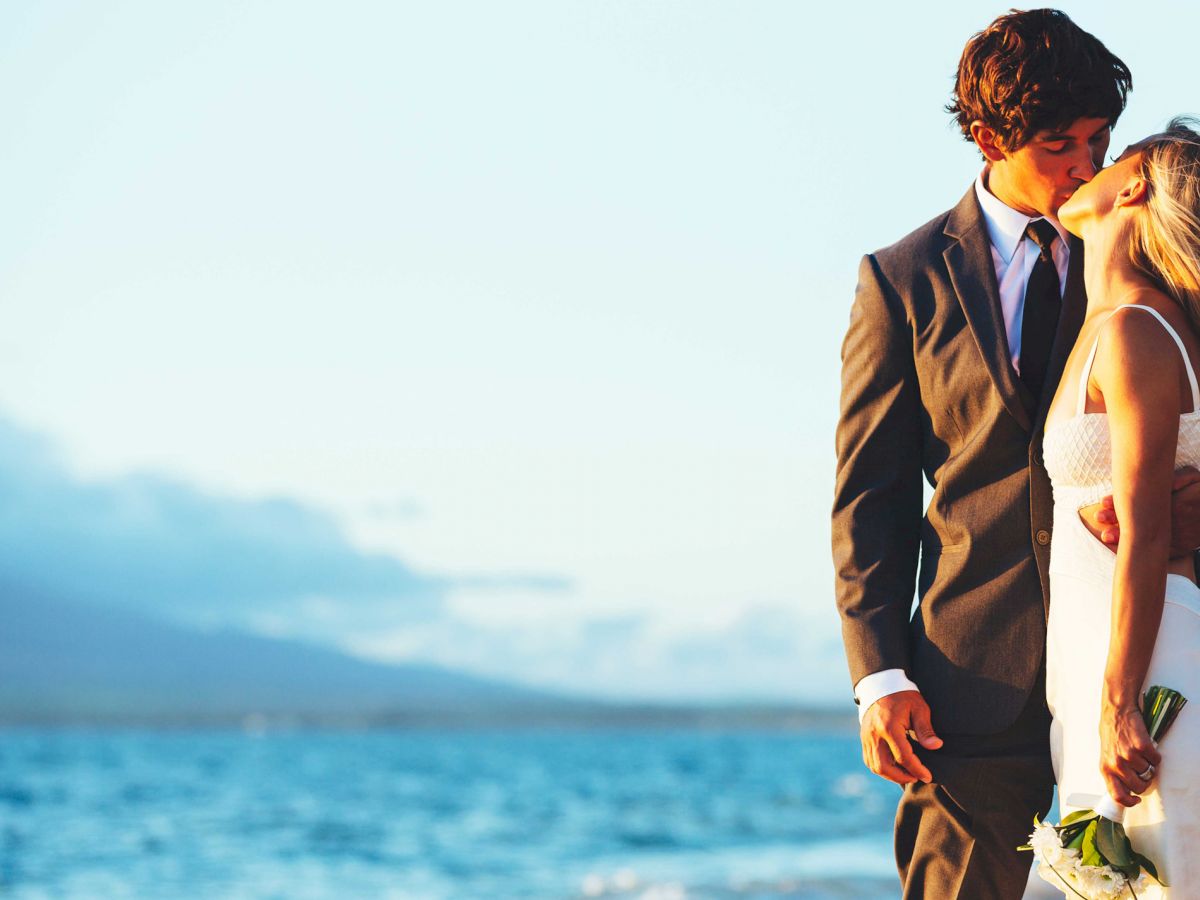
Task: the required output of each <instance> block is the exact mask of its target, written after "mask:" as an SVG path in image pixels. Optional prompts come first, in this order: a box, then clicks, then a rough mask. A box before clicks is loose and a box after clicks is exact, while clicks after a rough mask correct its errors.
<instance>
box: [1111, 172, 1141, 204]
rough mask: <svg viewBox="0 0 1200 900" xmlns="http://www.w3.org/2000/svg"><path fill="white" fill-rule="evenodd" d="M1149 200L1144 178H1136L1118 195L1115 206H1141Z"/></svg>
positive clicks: (1114, 202)
mask: <svg viewBox="0 0 1200 900" xmlns="http://www.w3.org/2000/svg"><path fill="white" fill-rule="evenodd" d="M1148 198H1149V193H1148V192H1147V188H1146V181H1145V179H1144V178H1134V179H1132V180H1131V181H1130V182H1129V183H1128V184H1126V185H1125V187H1123V188H1121V192H1120V193H1119V194H1117V198H1116V200H1114V201H1113V206H1140V205H1141V204H1143V203H1145V202H1146V200H1147V199H1148Z"/></svg>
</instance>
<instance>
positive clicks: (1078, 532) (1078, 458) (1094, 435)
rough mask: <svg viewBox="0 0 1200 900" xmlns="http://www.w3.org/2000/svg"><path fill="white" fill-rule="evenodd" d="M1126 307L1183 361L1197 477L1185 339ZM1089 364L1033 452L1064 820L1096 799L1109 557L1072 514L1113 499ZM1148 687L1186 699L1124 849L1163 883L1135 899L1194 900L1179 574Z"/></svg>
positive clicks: (1185, 603) (1184, 454)
mask: <svg viewBox="0 0 1200 900" xmlns="http://www.w3.org/2000/svg"><path fill="white" fill-rule="evenodd" d="M1124 308H1132V309H1141V310H1145V311H1146V312H1148V313H1150V314H1152V315H1153V316H1154V317H1155V318H1156V319H1158V321H1159V322H1161V323H1162V325H1163V327H1164V328H1166V329H1167V331H1168V332H1170V334H1171V336H1172V337H1173V338H1174V339H1175V343H1176V344H1177V345H1178V346H1179V350H1180V352H1181V353H1183V360H1184V364H1185V365H1186V367H1187V374H1188V379H1189V381H1190V382H1191V387H1192V411H1191V412H1188V413H1184V414H1182V415H1181V416H1180V417H1179V443H1178V445H1177V449H1176V455H1175V466H1176V469H1179V468H1183V467H1185V466H1192V467H1194V468H1197V469H1200V390H1198V389H1197V385H1196V375H1195V372H1194V371H1193V369H1192V365H1191V363H1190V361H1189V360H1188V357H1187V352H1186V350H1185V349H1184V346H1183V342H1182V341H1181V340H1180V339H1179V335H1178V334H1176V333H1175V330H1174V329H1173V328H1171V326H1170V325H1169V324H1168V323H1167V321H1166V320H1165V319H1164V318H1163V317H1162V316H1161V315H1159V313H1158V312H1157V311H1156V310H1154V309H1151V308H1150V307H1148V306H1136V305H1134V304H1126V305H1125V306H1124V307H1118V309H1124ZM1115 311H1116V310H1114V312H1115ZM1125 315H1130V313H1125ZM1098 340H1099V338H1097V341H1098ZM1095 356H1096V345H1095V344H1093V346H1092V350H1091V353H1090V354H1089V356H1088V359H1087V363H1086V364H1085V366H1084V371H1083V377H1082V378H1081V379H1080V384H1079V394H1078V398H1079V399H1078V405H1077V406H1076V410H1075V415H1074V416H1073V417H1072V418H1070V419H1066V420H1063V421H1061V422H1058V423H1055V424H1054V425H1052V426H1051V428H1049V429H1047V430H1046V434H1045V437H1044V440H1043V444H1042V450H1043V456H1044V459H1045V461H1046V470H1047V471H1048V472H1049V473H1050V479H1051V481H1052V483H1053V485H1054V537H1053V540H1052V543H1051V547H1050V619H1049V623H1048V634H1047V642H1046V696H1047V701H1048V703H1049V706H1050V712H1051V713H1052V714H1053V716H1054V720H1053V724H1052V725H1051V730H1050V747H1051V754H1052V757H1053V761H1054V773H1055V777H1056V779H1057V781H1058V790H1059V807H1060V811H1061V813H1062V814H1063V815H1066V814H1067V813H1069V812H1071V811H1073V810H1075V809H1081V808H1090V807H1093V806H1094V805H1095V804H1096V802H1097V801H1098V800H1099V799H1100V798H1101V797H1102V796H1104V795H1105V793H1106V788H1105V784H1104V781H1103V779H1102V778H1101V776H1100V736H1099V722H1100V694H1101V686H1102V684H1103V678H1104V668H1105V660H1106V657H1107V654H1108V640H1109V631H1110V618H1109V617H1110V612H1111V607H1112V583H1113V572H1114V563H1115V560H1116V555H1115V554H1114V552H1113V551H1112V550H1110V549H1109V548H1108V547H1107V546H1105V545H1104V544H1102V543H1101V542H1100V541H1099V540H1097V539H1096V538H1095V537H1094V536H1093V535H1092V534H1091V532H1090V531H1088V529H1087V528H1086V526H1085V525H1084V524H1083V522H1082V521H1081V520H1080V518H1079V515H1078V511H1079V509H1081V508H1082V507H1084V506H1088V505H1091V504H1093V503H1096V502H1098V501H1099V500H1100V499H1101V498H1103V497H1105V496H1106V495H1108V494H1111V493H1112V469H1111V453H1110V450H1111V447H1110V436H1109V430H1108V419H1107V416H1106V415H1105V414H1104V413H1087V412H1084V410H1085V408H1086V402H1087V382H1088V376H1089V374H1090V372H1091V369H1092V362H1093V360H1094V359H1095ZM1152 684H1160V685H1163V686H1164V687H1169V688H1174V689H1176V690H1178V691H1179V692H1180V693H1182V694H1183V695H1184V696H1185V697H1187V698H1189V700H1190V701H1191V702H1190V703H1189V704H1188V706H1186V707H1184V709H1183V711H1182V712H1181V713H1180V714H1179V717H1178V718H1177V719H1176V720H1175V724H1174V725H1173V726H1172V728H1171V730H1170V731H1169V732H1168V734H1167V735H1166V737H1165V738H1164V739H1163V741H1162V744H1161V746H1160V751H1161V753H1162V757H1163V759H1162V765H1160V766H1159V768H1158V772H1157V774H1156V775H1155V777H1154V780H1153V782H1152V783H1151V786H1150V788H1149V790H1148V791H1147V792H1146V793H1144V794H1142V795H1141V797H1142V802H1141V803H1140V804H1138V805H1137V806H1134V807H1132V808H1130V809H1128V810H1126V813H1125V829H1126V832H1127V833H1128V835H1129V838H1130V841H1131V842H1132V843H1133V846H1134V848H1135V849H1136V850H1137V851H1138V852H1140V853H1142V854H1144V855H1145V856H1147V857H1148V858H1149V859H1151V860H1152V861H1154V862H1155V863H1156V864H1157V865H1158V869H1159V874H1160V875H1162V877H1163V879H1164V880H1165V881H1166V882H1167V883H1168V884H1169V885H1170V888H1168V889H1163V888H1159V887H1158V886H1157V885H1155V886H1153V887H1152V888H1150V889H1148V890H1146V891H1138V896H1139V897H1140V898H1143V900H1145V898H1148V897H1156V898H1167V897H1170V898H1173V900H1181V898H1200V588H1197V587H1196V585H1195V584H1193V583H1192V582H1191V581H1189V580H1188V579H1186V578H1183V577H1182V576H1179V575H1168V576H1167V588H1166V602H1165V604H1164V608H1163V616H1162V625H1161V626H1160V627H1159V631H1158V639H1157V642H1156V644H1155V646H1154V656H1153V659H1152V661H1151V663H1150V671H1149V674H1148V675H1147V677H1146V682H1145V684H1144V685H1143V688H1145V687H1149V686H1150V685H1152Z"/></svg>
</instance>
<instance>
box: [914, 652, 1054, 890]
mask: <svg viewBox="0 0 1200 900" xmlns="http://www.w3.org/2000/svg"><path fill="white" fill-rule="evenodd" d="M1045 671H1046V670H1045V663H1044V662H1043V664H1042V668H1041V670H1040V671H1039V673H1038V677H1037V680H1036V681H1035V683H1034V687H1033V690H1032V691H1031V692H1030V695H1029V699H1028V701H1027V702H1026V703H1025V707H1024V708H1023V709H1022V711H1021V713H1020V715H1019V716H1018V717H1017V719H1016V721H1015V722H1013V724H1012V725H1011V726H1009V727H1008V728H1007V729H1005V730H1004V731H1002V732H1000V733H999V734H987V735H954V734H939V737H941V738H942V739H943V741H944V742H945V743H944V745H943V746H942V747H941V748H939V749H937V750H923V749H921V748H920V747H917V748H916V749H917V753H918V755H919V756H920V758H921V761H922V762H923V763H925V765H926V767H928V769H929V771H930V773H931V774H932V775H933V781H932V782H931V783H930V784H924V783H922V782H917V783H915V784H910V785H907V786H906V787H905V789H904V794H903V796H902V797H901V798H900V806H899V809H898V810H897V811H896V832H895V840H896V863H897V866H898V867H899V870H900V881H901V884H902V886H903V891H904V893H903V896H904V898H905V900H916V898H925V900H950V898H955V897H958V898H964V900H993V898H994V900H1020V898H1021V897H1022V896H1023V895H1024V893H1025V886H1026V883H1027V881H1028V878H1029V870H1030V866H1031V864H1032V862H1033V854H1032V853H1029V852H1028V851H1025V852H1018V851H1017V849H1016V848H1017V847H1018V846H1020V845H1021V844H1024V843H1026V842H1027V841H1028V838H1029V833H1030V832H1031V831H1032V830H1033V817H1034V814H1037V815H1038V816H1040V817H1042V818H1045V816H1046V814H1047V812H1048V811H1049V809H1050V804H1051V801H1052V799H1053V793H1054V770H1053V767H1052V766H1051V763H1050V711H1049V709H1047V707H1046V686H1045V685H1046V681H1045ZM934 721H935V723H936V714H935V719H934Z"/></svg>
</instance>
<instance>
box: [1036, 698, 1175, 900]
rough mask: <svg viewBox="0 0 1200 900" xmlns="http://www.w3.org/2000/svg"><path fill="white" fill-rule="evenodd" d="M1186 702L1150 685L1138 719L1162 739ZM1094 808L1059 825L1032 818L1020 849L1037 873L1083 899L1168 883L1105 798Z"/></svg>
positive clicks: (1099, 899) (1111, 899)
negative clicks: (1131, 838)
mask: <svg viewBox="0 0 1200 900" xmlns="http://www.w3.org/2000/svg"><path fill="white" fill-rule="evenodd" d="M1185 703H1187V698H1186V697H1184V696H1183V695H1182V694H1180V693H1179V691H1174V690H1171V689H1170V688H1165V687H1161V686H1159V685H1154V686H1153V687H1151V688H1150V689H1149V690H1147V691H1146V693H1145V694H1143V695H1142V719H1143V721H1144V722H1145V723H1146V730H1147V731H1148V732H1150V737H1151V738H1152V739H1153V740H1154V741H1159V740H1161V739H1162V737H1163V735H1165V734H1166V733H1167V729H1169V728H1170V727H1171V723H1172V722H1174V721H1175V717H1176V716H1177V715H1179V711H1180V710H1181V709H1183V706H1184V704H1185ZM1096 806H1097V808H1096V809H1081V810H1078V811H1077V812H1073V813H1071V814H1070V815H1069V816H1067V817H1066V818H1064V819H1063V820H1062V822H1060V823H1059V824H1057V825H1052V824H1050V823H1048V822H1039V821H1038V818H1037V816H1034V817H1033V834H1031V835H1030V836H1029V843H1028V844H1026V845H1025V846H1023V847H1018V848H1017V849H1019V850H1032V851H1033V856H1034V859H1035V860H1036V862H1037V864H1038V869H1037V871H1038V875H1040V876H1041V877H1042V878H1043V879H1045V880H1046V881H1048V882H1050V883H1051V884H1053V885H1054V886H1055V887H1057V888H1058V889H1059V890H1061V891H1063V893H1064V894H1065V893H1067V892H1068V891H1069V892H1070V893H1072V894H1074V895H1075V896H1077V897H1082V898H1084V900H1122V898H1131V900H1136V898H1137V891H1138V889H1139V888H1142V887H1145V886H1146V884H1147V879H1148V878H1153V879H1154V880H1155V881H1157V882H1158V883H1159V884H1162V885H1163V886H1164V887H1165V886H1166V884H1165V882H1163V881H1162V880H1161V879H1160V878H1159V877H1158V869H1157V868H1155V866H1154V863H1153V862H1151V861H1150V860H1148V859H1147V858H1146V857H1144V856H1142V854H1140V853H1138V852H1137V851H1136V850H1134V849H1133V845H1132V844H1130V842H1129V838H1128V837H1127V836H1126V834H1125V828H1124V826H1122V825H1121V822H1120V817H1121V814H1122V812H1123V808H1122V807H1121V806H1118V805H1117V804H1116V802H1115V801H1113V800H1112V799H1111V798H1108V797H1105V798H1104V799H1103V800H1101V801H1100V803H1098V804H1096Z"/></svg>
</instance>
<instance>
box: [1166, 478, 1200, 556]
mask: <svg viewBox="0 0 1200 900" xmlns="http://www.w3.org/2000/svg"><path fill="white" fill-rule="evenodd" d="M1197 547H1200V472H1197V471H1196V470H1195V469H1183V470H1181V471H1179V472H1177V473H1176V474H1175V480H1174V481H1173V482H1172V483H1171V556H1172V557H1176V556H1189V555H1191V553H1192V551H1193V550H1195V549H1196V548H1197Z"/></svg>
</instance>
